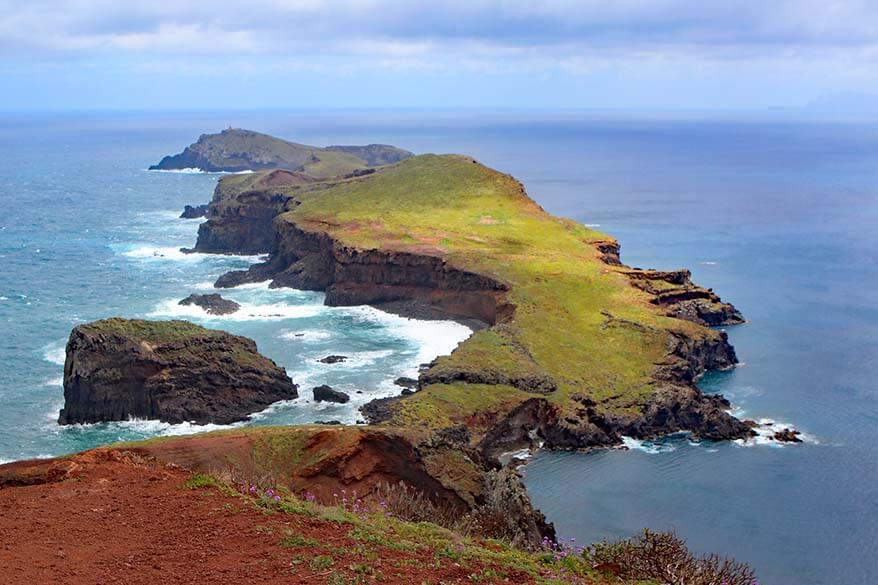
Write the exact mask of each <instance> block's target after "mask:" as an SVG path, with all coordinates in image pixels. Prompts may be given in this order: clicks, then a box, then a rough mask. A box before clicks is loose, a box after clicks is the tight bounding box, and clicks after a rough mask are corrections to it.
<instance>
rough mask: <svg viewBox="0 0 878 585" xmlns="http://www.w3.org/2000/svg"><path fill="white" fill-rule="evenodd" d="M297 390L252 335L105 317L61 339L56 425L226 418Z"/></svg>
mask: <svg viewBox="0 0 878 585" xmlns="http://www.w3.org/2000/svg"><path fill="white" fill-rule="evenodd" d="M297 396H298V393H297V391H296V385H295V384H293V382H292V380H290V378H289V376H287V374H286V372H285V371H284V369H283V368H281V367H279V366H278V365H277V364H275V363H274V362H273V361H271V360H270V359H268V358H266V357H264V356H262V355H261V354H259V353H258V351H257V349H256V343H255V342H254V341H253V340H252V339H248V338H246V337H241V336H238V335H232V334H231V333H227V332H225V331H217V330H214V329H206V328H204V327H201V326H198V325H195V324H193V323H189V322H187V321H144V320H128V319H120V318H113V319H105V320H102V321H95V322H93V323H87V324H84V325H78V326H77V327H75V328H74V329H73V331H72V332H71V334H70V339H69V341H68V342H67V357H66V361H65V364H64V408H63V409H62V410H61V413H60V416H59V418H58V422H59V423H60V424H76V423H96V422H103V421H117V420H128V419H130V418H143V419H154V420H161V421H164V422H168V423H182V422H194V423H197V424H207V423H216V424H229V423H233V422H237V421H242V420H246V419H247V418H249V415H250V414H252V413H254V412H259V411H260V410H264V409H265V408H266V407H267V406H269V405H270V404H272V403H274V402H277V401H279V400H290V399H293V398H296V397H297Z"/></svg>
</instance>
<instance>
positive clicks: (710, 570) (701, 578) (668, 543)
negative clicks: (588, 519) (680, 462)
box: [582, 530, 758, 585]
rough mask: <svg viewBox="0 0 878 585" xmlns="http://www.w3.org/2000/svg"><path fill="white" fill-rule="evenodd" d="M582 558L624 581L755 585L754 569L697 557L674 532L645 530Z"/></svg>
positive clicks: (595, 546)
mask: <svg viewBox="0 0 878 585" xmlns="http://www.w3.org/2000/svg"><path fill="white" fill-rule="evenodd" d="M582 555H583V558H584V559H585V560H586V561H587V562H589V563H590V564H591V565H592V567H594V568H595V569H596V570H598V571H601V572H604V573H611V574H613V575H615V576H617V577H620V578H622V579H623V580H633V581H657V582H659V583H665V584H667V585H758V583H757V581H756V578H755V576H754V573H753V569H751V568H750V567H749V566H747V565H746V564H744V563H739V562H736V561H735V560H733V559H728V558H723V557H720V556H718V555H708V556H703V557H696V556H695V555H693V554H692V552H691V551H689V549H688V548H687V547H686V543H685V542H684V541H683V540H682V539H681V538H679V537H678V536H677V535H676V534H675V533H673V532H653V531H651V530H644V531H643V533H642V534H640V535H638V536H636V537H634V538H631V539H628V540H622V541H618V542H602V543H598V544H593V545H591V546H590V547H588V548H586V549H585V550H584V551H583V553H582Z"/></svg>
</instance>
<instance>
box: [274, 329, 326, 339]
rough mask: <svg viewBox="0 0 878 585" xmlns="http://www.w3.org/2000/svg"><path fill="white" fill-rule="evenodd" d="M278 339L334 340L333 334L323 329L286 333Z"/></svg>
mask: <svg viewBox="0 0 878 585" xmlns="http://www.w3.org/2000/svg"><path fill="white" fill-rule="evenodd" d="M278 337H280V338H281V339H286V340H289V341H324V340H326V339H331V338H332V333H331V332H330V331H327V330H322V329H304V330H302V331H284V332H282V333H281V334H280V335H279V336H278Z"/></svg>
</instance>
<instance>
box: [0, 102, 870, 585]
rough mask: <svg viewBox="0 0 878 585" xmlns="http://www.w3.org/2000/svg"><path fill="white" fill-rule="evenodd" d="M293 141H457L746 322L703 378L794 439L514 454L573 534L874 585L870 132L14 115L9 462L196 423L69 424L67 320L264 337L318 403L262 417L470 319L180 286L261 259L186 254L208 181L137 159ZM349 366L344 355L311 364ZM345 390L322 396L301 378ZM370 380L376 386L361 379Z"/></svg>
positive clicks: (386, 373)
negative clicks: (665, 539) (730, 361)
mask: <svg viewBox="0 0 878 585" xmlns="http://www.w3.org/2000/svg"><path fill="white" fill-rule="evenodd" d="M230 124H231V125H234V126H241V127H247V128H252V129H255V130H261V131H265V132H269V133H272V134H276V135H279V136H283V137H288V138H291V139H295V140H297V141H300V142H306V143H314V144H344V143H347V144H357V143H367V142H384V143H391V144H396V145H398V146H401V147H404V148H408V149H410V150H413V151H415V152H419V153H420V152H464V153H467V154H471V155H473V156H475V157H477V158H478V159H479V160H481V161H482V162H484V163H486V164H488V165H490V166H493V167H495V168H498V169H500V170H503V171H506V172H509V173H512V174H514V175H515V176H516V177H518V178H520V179H521V180H523V181H524V183H525V186H526V187H527V189H528V191H529V193H530V195H531V196H532V197H533V198H535V199H536V200H537V201H538V202H539V203H540V204H542V205H543V206H544V207H545V208H546V209H547V210H549V211H551V212H553V213H557V214H561V215H565V216H569V217H572V218H574V219H576V220H579V221H581V222H583V223H587V224H592V225H596V226H599V229H601V230H603V231H605V232H607V233H610V234H612V235H613V236H615V237H617V238H618V239H619V240H620V241H621V243H622V255H623V260H624V261H625V262H627V263H629V264H632V265H639V266H649V267H656V268H678V267H688V268H690V269H691V270H692V272H693V275H694V278H695V279H696V280H697V281H698V282H699V283H701V284H703V285H706V286H710V287H713V288H714V289H715V290H717V291H718V292H719V293H720V294H721V295H722V296H723V297H724V298H726V299H728V300H730V301H733V302H734V303H735V304H736V305H737V306H738V307H739V308H740V309H741V310H742V311H743V313H744V314H745V316H746V317H747V318H748V320H749V322H748V323H747V324H746V325H742V326H737V327H733V328H729V329H728V331H729V335H730V338H731V341H732V342H733V343H734V344H735V346H736V348H737V351H738V355H739V357H740V359H741V360H742V362H743V364H742V366H741V367H739V368H736V369H734V370H732V371H729V372H721V373H712V374H709V375H708V376H705V378H704V379H703V380H702V382H701V384H702V387H703V388H704V389H705V390H706V391H709V392H722V393H723V394H725V395H726V396H728V397H729V398H730V399H731V400H732V402H733V404H734V405H735V407H736V409H738V410H739V411H740V412H741V413H742V414H743V415H745V416H747V417H751V418H760V419H773V420H775V421H778V424H790V425H794V426H795V427H796V428H799V429H801V430H802V431H804V432H805V433H806V436H807V438H808V441H807V442H806V443H805V444H803V445H796V446H783V447H779V446H770V445H768V444H765V443H764V442H753V443H750V444H747V445H740V444H734V443H732V444H700V445H694V444H692V443H690V441H689V440H688V439H687V438H686V437H685V436H675V437H672V438H669V439H667V440H665V441H662V442H659V443H655V444H650V443H637V442H634V441H631V442H629V446H630V447H632V449H630V450H628V451H621V450H618V451H606V452H599V453H592V454H570V453H540V454H538V455H537V456H536V457H535V459H534V460H533V461H532V462H531V463H530V464H529V465H528V466H527V467H526V468H525V474H526V483H527V485H528V488H529V490H530V492H531V495H532V497H533V499H534V501H535V502H536V504H537V505H538V506H539V507H540V508H541V509H542V510H543V511H544V512H545V513H546V514H547V516H548V517H549V519H550V520H552V521H554V522H555V524H556V527H557V528H558V531H559V534H560V535H561V536H562V537H565V538H576V539H577V541H579V542H591V541H595V540H600V539H603V538H616V537H625V536H630V535H632V534H635V533H636V532H637V531H638V530H640V529H641V528H643V527H650V528H655V529H669V528H670V529H675V530H676V531H677V532H678V533H679V534H680V535H681V536H683V537H684V538H686V539H687V540H688V542H689V544H690V546H692V548H694V549H695V550H697V551H700V552H713V551H716V552H721V553H723V554H729V555H733V556H735V557H737V558H739V559H741V560H745V561H748V562H750V563H751V564H752V565H753V566H754V567H755V568H756V569H757V572H758V574H759V576H760V582H761V583H763V584H766V583H767V584H826V585H836V584H839V585H855V584H861V583H874V582H878V487H876V486H878V408H876V406H875V403H876V398H878V385H876V374H878V373H876V365H878V335H876V334H878V307H876V293H875V291H876V289H878V264H876V260H878V235H876V231H875V226H876V225H878V126H875V125H863V124H828V123H816V122H815V123H808V122H793V121H773V122H770V121H766V120H765V119H760V120H745V119H738V120H734V119H705V118H701V119H658V118H646V117H643V118H623V117H603V116H596V115H582V114H569V113H557V114H533V113H530V114H516V115H513V114H502V115H501V114H494V115H488V114H483V113H416V112H407V113H386V112H361V113H241V112H238V113H225V114H219V113H207V114H204V113H201V114H182V113H181V114H75V115H74V114H65V115H48V114H29V115H16V116H11V115H4V116H2V117H0V153H2V156H0V177H2V181H0V209H2V216H0V324H2V325H0V327H2V332H0V460H12V459H18V458H24V457H35V456H48V455H56V454H60V453H67V452H71V451H76V450H79V449H84V448H88V447H91V446H94V445H98V444H102V443H106V442H109V441H114V440H119V439H130V438H137V437H143V436H151V435H154V434H160V433H182V432H191V431H194V430H198V428H197V427H191V426H190V425H176V426H170V425H163V424H160V423H153V422H143V421H133V422H126V423H114V424H106V425H89V426H76V427H69V428H61V427H58V426H57V425H56V424H55V422H54V420H55V418H56V417H57V411H58V409H59V408H60V406H61V404H62V389H61V386H60V377H61V363H62V362H63V345H64V341H65V339H66V336H67V334H68V333H69V330H70V328H71V327H72V326H73V325H75V324H76V323H79V322H83V321H87V320H91V319H96V318H100V317H106V316H110V315H124V316H146V317H161V318H166V317H171V316H182V317H185V318H192V319H195V320H198V321H199V322H203V323H205V324H207V325H209V326H216V327H221V328H224V329H228V330H231V331H234V332H236V333H241V334H244V335H248V336H250V337H253V338H254V339H255V340H256V341H257V343H258V345H259V347H260V350H261V351H263V352H264V353H266V354H267V355H269V356H270V357H272V358H273V359H275V360H276V361H278V363H280V364H282V365H283V366H284V367H286V368H287V369H288V371H289V372H290V373H291V375H292V376H293V378H294V379H295V380H296V381H297V382H298V383H300V384H301V385H302V389H303V390H304V392H302V394H303V395H304V396H305V397H304V398H300V399H299V400H297V401H291V402H289V403H282V404H280V405H278V406H276V407H273V408H272V409H270V410H269V411H268V412H266V413H262V414H260V415H258V416H257V417H256V420H255V421H254V424H263V423H278V422H280V423H283V422H303V421H311V420H329V419H340V420H345V421H347V422H353V421H354V420H356V418H357V415H356V412H355V407H356V406H357V405H359V404H362V402H365V401H366V400H368V399H370V398H371V397H374V396H378V395H386V394H390V393H393V392H395V391H396V389H394V387H393V385H392V379H393V378H395V377H396V376H398V375H401V374H404V373H411V372H412V371H413V370H414V369H415V368H416V366H417V364H419V363H421V362H423V361H426V360H428V359H430V358H432V357H434V356H435V355H437V354H439V353H444V352H448V351H450V350H451V349H452V348H453V347H454V346H455V345H456V343H457V342H458V341H460V340H461V339H463V338H465V336H466V335H467V333H468V332H467V331H466V330H465V329H463V328H462V327H461V326H459V325H455V324H453V323H442V322H440V323H421V322H414V321H409V320H405V319H401V318H398V317H394V316H391V315H386V314H383V313H380V312H378V311H374V310H372V309H368V308H342V309H335V308H326V307H323V306H322V304H321V300H322V299H321V296H320V295H319V294H317V293H306V292H299V291H293V290H268V289H267V288H265V287H260V286H251V287H242V288H239V289H235V290H233V291H231V292H230V293H229V294H228V296H230V297H231V298H234V299H236V300H238V301H240V302H242V304H243V306H244V309H243V310H242V314H240V315H237V316H231V317H228V318H222V319H217V318H213V319H208V318H206V316H205V315H203V314H201V313H200V312H199V311H198V310H197V309H186V310H183V308H182V307H178V306H177V305H176V304H175V303H176V300H178V299H180V298H182V297H184V296H186V295H188V294H190V293H191V292H197V291H199V290H207V288H208V287H209V283H210V282H211V281H212V280H213V279H214V278H216V276H218V275H219V274H221V273H222V272H224V271H226V270H229V269H231V268H238V267H242V266H246V265H247V263H249V262H252V261H254V259H253V258H235V257H216V256H202V255H196V256H184V255H182V254H180V253H179V252H178V251H177V248H178V247H180V246H187V245H191V244H192V242H193V241H194V237H195V232H196V229H197V221H193V220H179V219H177V218H176V215H177V214H178V213H179V210H180V209H181V208H182V206H183V205H184V204H186V203H200V202H205V201H207V200H208V199H209V197H210V193H211V191H212V189H213V186H214V185H215V182H216V180H217V176H216V175H205V174H184V173H157V172H147V171H144V169H145V168H146V167H147V166H148V165H149V164H151V163H153V162H155V161H157V160H158V159H159V158H160V157H161V156H163V155H165V154H167V153H171V152H177V151H179V150H180V149H181V148H182V147H183V146H185V145H186V144H188V143H190V142H191V141H192V140H193V139H194V138H195V137H196V136H197V135H198V134H200V133H202V132H209V131H216V130H219V129H220V128H223V127H226V126H228V125H230ZM330 353H342V354H345V355H350V356H352V358H353V359H352V360H351V361H350V362H348V363H346V364H344V365H342V366H340V367H339V366H325V365H323V364H319V363H317V362H316V359H317V358H319V357H321V356H323V355H327V354H330ZM323 382H327V383H330V384H331V385H333V386H336V387H339V388H342V389H346V390H348V391H350V392H351V393H352V395H353V396H354V398H355V399H354V401H353V405H351V406H350V407H339V406H334V405H333V406H330V407H322V406H316V405H314V404H312V403H310V401H308V400H307V394H308V392H307V390H309V389H310V387H311V386H313V385H316V384H319V383H323ZM357 390H360V391H361V392H363V394H356V391H357Z"/></svg>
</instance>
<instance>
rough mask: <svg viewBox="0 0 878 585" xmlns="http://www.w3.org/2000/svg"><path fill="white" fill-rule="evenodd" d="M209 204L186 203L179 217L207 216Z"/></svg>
mask: <svg viewBox="0 0 878 585" xmlns="http://www.w3.org/2000/svg"><path fill="white" fill-rule="evenodd" d="M209 207H210V206H209V205H208V204H207V203H205V204H203V205H195V206H192V205H187V206H185V207H184V208H183V213H181V214H180V219H198V218H199V217H207V210H208V208H209Z"/></svg>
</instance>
